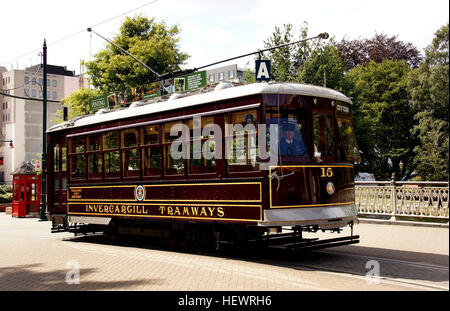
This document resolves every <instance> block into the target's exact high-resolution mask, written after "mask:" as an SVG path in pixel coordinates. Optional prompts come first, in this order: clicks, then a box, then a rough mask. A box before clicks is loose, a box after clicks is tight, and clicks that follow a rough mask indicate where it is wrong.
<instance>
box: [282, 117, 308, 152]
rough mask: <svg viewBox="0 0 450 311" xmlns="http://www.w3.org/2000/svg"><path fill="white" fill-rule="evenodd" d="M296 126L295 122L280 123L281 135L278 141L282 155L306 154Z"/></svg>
mask: <svg viewBox="0 0 450 311" xmlns="http://www.w3.org/2000/svg"><path fill="white" fill-rule="evenodd" d="M296 128H297V124H295V123H292V122H284V123H282V124H281V129H282V131H283V136H282V137H281V141H280V152H281V155H282V156H288V157H289V156H306V155H307V154H306V147H305V143H304V142H303V137H302V135H301V133H300V131H299V130H298V128H297V129H296Z"/></svg>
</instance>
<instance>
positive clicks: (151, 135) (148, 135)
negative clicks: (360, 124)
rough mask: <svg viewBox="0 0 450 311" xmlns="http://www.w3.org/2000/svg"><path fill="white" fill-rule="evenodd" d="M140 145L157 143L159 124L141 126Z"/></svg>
mask: <svg viewBox="0 0 450 311" xmlns="http://www.w3.org/2000/svg"><path fill="white" fill-rule="evenodd" d="M141 133H142V134H141V137H142V145H155V144H159V126H158V125H152V126H146V127H143V128H142V131H141Z"/></svg>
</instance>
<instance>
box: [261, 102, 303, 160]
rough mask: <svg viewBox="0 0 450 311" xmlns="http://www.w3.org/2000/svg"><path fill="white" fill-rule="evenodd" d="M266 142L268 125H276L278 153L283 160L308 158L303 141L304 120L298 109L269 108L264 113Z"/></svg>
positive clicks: (268, 131) (268, 130)
mask: <svg viewBox="0 0 450 311" xmlns="http://www.w3.org/2000/svg"><path fill="white" fill-rule="evenodd" d="M266 122H267V123H266V124H267V133H268V138H269V139H268V144H269V148H270V135H269V134H270V126H271V125H278V130H279V131H278V133H279V137H278V154H279V155H280V156H281V157H282V160H283V161H289V162H306V161H308V160H309V159H310V157H309V154H308V150H307V148H306V143H305V129H306V120H305V119H304V114H303V117H302V113H301V112H299V111H298V110H288V109H286V110H281V114H280V113H278V111H277V109H273V110H269V111H268V113H267V115H266Z"/></svg>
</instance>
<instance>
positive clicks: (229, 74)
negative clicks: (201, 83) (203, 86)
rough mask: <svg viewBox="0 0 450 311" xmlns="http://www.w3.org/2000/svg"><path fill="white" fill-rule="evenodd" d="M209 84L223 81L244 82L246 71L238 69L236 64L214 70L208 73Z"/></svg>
mask: <svg viewBox="0 0 450 311" xmlns="http://www.w3.org/2000/svg"><path fill="white" fill-rule="evenodd" d="M206 79H207V83H208V84H215V83H218V82H221V81H230V82H236V83H239V82H244V70H243V69H241V68H238V66H237V65H236V64H233V65H229V66H223V67H219V68H213V69H210V70H207V71H206Z"/></svg>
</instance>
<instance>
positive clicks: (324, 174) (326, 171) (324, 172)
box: [320, 167, 333, 177]
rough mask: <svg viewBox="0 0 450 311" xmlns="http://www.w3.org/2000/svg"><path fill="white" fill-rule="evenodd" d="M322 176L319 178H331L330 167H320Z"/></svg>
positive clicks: (331, 170)
mask: <svg viewBox="0 0 450 311" xmlns="http://www.w3.org/2000/svg"><path fill="white" fill-rule="evenodd" d="M320 169H321V170H322V175H320V177H333V169H332V168H331V167H326V168H325V167H321V168H320Z"/></svg>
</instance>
